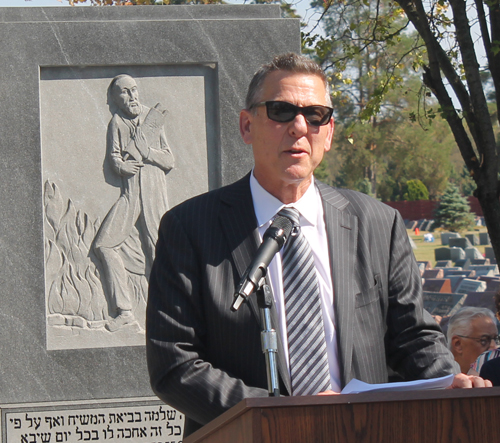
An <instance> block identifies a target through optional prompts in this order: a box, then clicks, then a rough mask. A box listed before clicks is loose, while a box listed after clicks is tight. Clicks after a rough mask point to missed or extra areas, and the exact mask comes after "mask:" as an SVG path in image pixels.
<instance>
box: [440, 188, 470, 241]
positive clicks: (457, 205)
mask: <svg viewBox="0 0 500 443" xmlns="http://www.w3.org/2000/svg"><path fill="white" fill-rule="evenodd" d="M434 219H435V225H434V227H435V228H438V227H441V228H444V229H446V230H449V231H453V232H461V231H465V230H467V229H469V228H471V227H472V226H473V224H474V216H473V214H471V212H470V206H469V203H468V202H467V199H465V198H464V197H462V196H461V195H460V191H459V190H458V188H457V187H456V186H455V185H453V184H451V183H450V184H449V185H448V186H447V187H446V190H445V192H444V194H443V196H442V197H441V202H440V203H439V206H438V207H437V209H436V212H435V214H434Z"/></svg>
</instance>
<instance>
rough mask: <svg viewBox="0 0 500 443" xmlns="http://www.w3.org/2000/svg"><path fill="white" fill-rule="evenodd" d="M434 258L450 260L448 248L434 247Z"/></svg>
mask: <svg viewBox="0 0 500 443" xmlns="http://www.w3.org/2000/svg"><path fill="white" fill-rule="evenodd" d="M434 258H435V259H436V261H441V260H451V251H450V248H436V249H434Z"/></svg>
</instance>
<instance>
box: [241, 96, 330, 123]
mask: <svg viewBox="0 0 500 443" xmlns="http://www.w3.org/2000/svg"><path fill="white" fill-rule="evenodd" d="M263 105H266V109H267V116H268V117H269V119H271V120H273V121H275V122H279V123H286V122H291V121H292V120H293V119H294V118H295V117H296V116H297V114H302V115H303V116H304V118H305V119H306V121H307V123H309V124H310V125H311V126H324V125H327V124H328V122H329V121H330V119H331V118H332V114H333V108H330V107H328V106H322V105H313V106H304V107H300V106H295V105H293V104H292V103H288V102H280V101H269V102H260V103H255V104H254V105H252V106H250V109H252V108H255V107H257V106H263Z"/></svg>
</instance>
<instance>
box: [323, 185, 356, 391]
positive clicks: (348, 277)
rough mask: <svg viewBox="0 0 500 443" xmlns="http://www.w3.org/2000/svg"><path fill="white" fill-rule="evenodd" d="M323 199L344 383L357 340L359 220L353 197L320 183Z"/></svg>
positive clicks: (340, 362) (343, 383) (350, 368)
mask: <svg viewBox="0 0 500 443" xmlns="http://www.w3.org/2000/svg"><path fill="white" fill-rule="evenodd" d="M316 183H317V186H318V189H319V191H320V193H321V196H322V199H323V206H324V212H325V223H326V232H327V236H328V241H329V244H328V248H329V252H330V264H331V271H332V281H333V290H334V312H335V328H336V332H337V343H338V348H339V349H338V354H339V355H338V358H339V365H340V368H341V376H342V380H341V382H342V386H344V385H345V384H346V381H347V380H349V379H350V374H351V370H352V350H353V341H354V332H355V331H354V329H353V324H354V307H355V302H356V294H357V293H358V292H359V285H358V280H357V275H358V273H357V272H356V266H357V261H356V256H357V247H358V245H357V241H358V219H357V217H356V216H354V215H352V214H351V213H350V212H349V211H348V205H349V200H347V199H346V198H345V197H344V196H343V195H342V194H340V193H339V192H338V191H336V190H335V189H333V188H330V187H329V186H326V185H324V184H323V183H319V182H316Z"/></svg>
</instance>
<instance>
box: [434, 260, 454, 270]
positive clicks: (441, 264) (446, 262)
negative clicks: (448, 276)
mask: <svg viewBox="0 0 500 443" xmlns="http://www.w3.org/2000/svg"><path fill="white" fill-rule="evenodd" d="M452 265H453V263H452V261H451V260H438V261H437V262H436V265H435V266H434V268H449V267H451V266H452Z"/></svg>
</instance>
